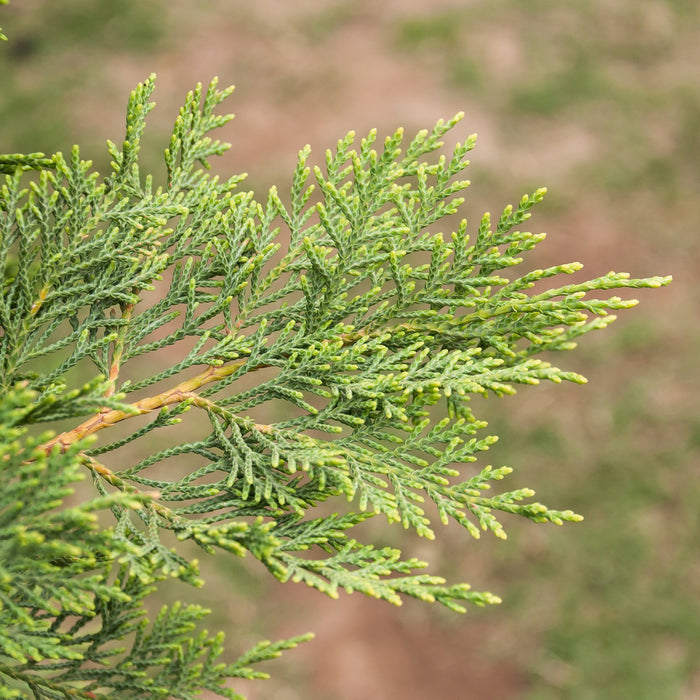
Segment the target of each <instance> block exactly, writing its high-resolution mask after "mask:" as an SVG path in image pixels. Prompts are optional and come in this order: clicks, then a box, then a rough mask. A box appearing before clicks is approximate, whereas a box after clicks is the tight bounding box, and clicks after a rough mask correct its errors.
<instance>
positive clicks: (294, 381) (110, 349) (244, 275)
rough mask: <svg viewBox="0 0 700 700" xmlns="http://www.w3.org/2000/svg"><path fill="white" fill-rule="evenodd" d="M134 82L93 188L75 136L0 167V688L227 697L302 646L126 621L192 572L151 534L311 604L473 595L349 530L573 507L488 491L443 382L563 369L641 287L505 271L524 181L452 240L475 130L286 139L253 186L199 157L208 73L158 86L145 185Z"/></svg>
mask: <svg viewBox="0 0 700 700" xmlns="http://www.w3.org/2000/svg"><path fill="white" fill-rule="evenodd" d="M153 87H154V81H153V78H152V77H151V78H149V80H147V81H145V82H144V83H143V84H141V85H139V86H138V88H137V89H136V90H135V91H134V92H133V93H132V96H131V99H130V101H129V105H128V111H127V128H126V138H125V140H124V142H123V143H122V144H121V146H117V145H115V144H114V143H111V142H110V143H109V144H108V145H109V152H110V155H111V158H112V172H111V174H110V175H109V176H107V177H104V178H102V177H100V176H99V175H98V173H96V172H94V171H93V169H92V167H91V163H90V162H89V161H85V160H83V159H82V158H81V156H80V153H79V150H78V149H77V147H76V148H75V149H74V150H73V151H72V153H71V154H70V156H69V157H68V158H65V157H64V156H62V155H61V154H60V153H57V154H54V155H53V156H51V157H45V156H44V155H43V154H29V155H4V156H0V171H2V172H4V173H5V176H4V183H3V184H2V187H1V189H0V260H1V261H2V266H3V270H4V276H3V290H2V298H1V301H0V329H1V330H0V333H1V335H0V398H1V399H2V403H1V404H0V407H1V410H2V415H1V416H0V421H1V422H0V438H1V439H2V441H3V455H4V456H3V461H2V462H1V463H0V472H1V473H2V492H1V493H0V551H1V552H2V555H1V557H0V678H1V679H2V680H3V681H4V682H5V684H6V685H5V686H4V688H2V689H0V697H8V698H9V697H22V696H23V694H26V693H29V696H30V697H36V698H68V697H85V698H87V697H120V698H129V697H137V696H141V697H142V696H144V693H145V694H147V695H148V697H174V698H175V697H176V698H190V697H194V696H195V695H196V694H197V693H198V691H200V690H203V689H209V690H213V691H216V692H218V693H220V694H221V695H223V696H224V697H237V696H236V695H235V693H234V691H233V690H231V689H229V688H227V687H224V683H225V682H226V680H227V679H228V678H232V677H240V676H247V677H253V676H255V674H256V672H254V671H252V670H251V669H250V668H249V665H250V664H251V663H255V662H257V661H259V660H262V659H265V658H268V657H271V656H274V655H277V654H278V653H279V652H280V651H281V650H283V649H285V648H289V647H292V646H294V645H295V644H296V643H297V642H299V641H300V640H301V639H302V638H296V639H294V640H289V641H288V642H282V643H278V644H276V645H269V644H262V645H259V646H258V647H256V649H254V650H252V651H251V652H249V653H248V654H247V655H245V656H244V657H243V658H242V659H241V660H239V662H238V663H236V664H233V665H228V666H227V665H224V664H220V663H218V662H217V661H216V657H217V656H218V655H219V653H220V651H221V639H220V636H214V637H209V636H207V634H206V633H201V635H199V633H195V632H193V631H192V630H193V627H194V624H195V622H197V621H198V620H199V618H201V617H202V616H203V615H204V612H205V611H203V610H202V609H200V608H197V607H193V606H186V605H181V606H173V607H171V608H166V609H164V610H163V611H162V612H161V613H160V614H159V615H158V616H157V617H156V618H155V619H154V620H153V621H152V622H147V621H146V615H145V612H144V609H143V599H144V597H145V596H147V595H148V593H149V592H150V591H151V590H152V589H153V587H154V586H155V585H157V582H158V581H159V580H160V579H161V578H162V577H164V576H176V577H179V578H181V579H183V580H184V581H187V582H190V583H193V584H196V583H198V574H197V566H196V562H194V561H191V560H189V559H188V558H186V557H185V556H183V553H182V551H178V550H177V548H175V549H173V548H172V546H171V544H168V543H169V542H170V543H171V541H172V537H169V535H168V533H171V534H172V535H174V536H175V537H176V538H178V539H179V540H180V541H183V540H190V541H192V542H194V543H196V544H197V545H199V546H200V547H201V548H203V549H204V550H205V551H206V552H209V553H214V552H217V551H221V550H224V551H226V552H229V553H232V554H234V555H237V556H243V555H245V554H250V555H252V556H253V557H254V558H255V559H257V560H259V561H260V562H261V563H262V564H263V565H264V566H265V567H267V569H268V570H269V571H270V572H271V573H272V574H273V575H274V576H275V577H276V578H278V579H279V580H281V581H288V580H292V581H303V582H305V583H307V584H308V585H310V586H313V587H315V588H317V589H319V590H320V591H322V592H324V593H326V594H328V595H330V596H333V597H336V596H337V595H338V593H339V591H341V590H344V591H347V592H353V591H359V592H362V593H365V594H367V595H371V596H375V597H378V598H383V599H385V600H388V601H390V602H392V603H396V604H399V603H400V602H401V599H402V597H403V596H411V597H414V598H419V599H422V600H426V601H437V602H440V603H441V604H443V605H445V606H447V607H448V608H451V609H453V610H460V611H461V610H464V605H465V604H468V603H472V604H477V605H483V604H488V603H493V602H497V601H498V598H497V597H496V596H494V595H492V594H490V593H479V592H474V591H472V590H470V588H469V586H468V585H467V584H463V583H457V584H447V583H446V582H445V581H444V580H443V579H442V578H440V577H439V576H436V575H433V574H427V573H424V572H422V569H424V567H425V566H426V564H425V563H424V562H422V561H419V560H417V559H413V558H405V557H404V556H403V555H402V553H401V552H400V551H398V550H396V549H394V548H391V547H376V546H373V545H371V544H368V543H365V542H361V541H359V540H358V539H356V537H357V536H358V535H357V534H356V533H357V530H355V528H356V526H358V525H360V524H361V523H362V522H363V521H365V520H367V519H368V518H370V517H372V516H375V515H382V516H384V517H385V518H386V519H387V520H388V521H389V522H398V523H401V524H402V525H403V526H404V527H405V528H410V529H412V530H414V531H415V532H417V533H418V535H420V536H423V537H426V538H429V539H432V538H433V537H434V536H435V534H434V526H433V524H432V523H431V519H434V518H438V519H439V520H441V521H442V522H443V523H448V522H450V521H455V522H456V523H459V524H460V525H461V526H463V528H464V529H465V530H466V531H467V533H469V534H471V535H473V536H474V537H478V536H479V534H480V532H482V531H490V532H492V533H494V534H495V535H496V536H497V537H505V532H504V530H503V526H502V524H501V521H500V519H499V518H500V514H503V513H505V514H515V515H520V516H523V517H525V518H528V519H531V520H534V521H537V522H553V523H557V524H561V523H562V522H563V521H565V520H579V519H580V516H578V515H575V514H574V513H573V512H571V511H569V510H563V511H560V510H553V509H550V508H548V507H546V506H544V505H542V504H539V503H537V502H533V501H532V500H531V498H532V496H533V495H534V492H533V491H532V490H530V489H516V490H511V491H501V492H499V493H497V494H496V495H492V494H491V493H490V490H489V489H490V487H491V486H492V484H493V482H496V481H500V480H501V479H503V478H504V477H505V476H507V474H508V473H509V472H510V471H511V470H510V469H509V468H507V467H500V468H492V467H490V466H477V465H476V462H477V459H478V457H479V455H480V453H481V452H483V451H485V450H487V449H488V448H489V446H490V445H491V444H492V443H493V442H494V441H495V440H496V438H495V436H491V435H488V434H487V433H484V428H485V427H486V424H485V423H484V422H483V421H480V420H479V419H478V418H477V417H475V415H474V414H473V412H472V410H471V408H470V398H471V397H473V396H474V395H475V394H482V395H488V394H494V395H496V396H503V395H506V394H510V393H513V392H514V386H516V385H518V384H537V383H538V382H540V381H541V380H549V381H553V382H561V381H563V380H566V381H573V382H582V381H584V379H583V378H582V377H581V376H580V375H577V374H574V373H572V372H567V371H564V370H561V369H558V368H557V367H555V366H552V365H551V364H550V363H549V362H547V361H544V360H542V359H540V357H539V356H540V355H542V353H544V352H550V351H556V350H568V349H571V348H573V347H574V346H575V344H576V341H577V339H578V337H579V336H581V335H583V334H584V333H587V332H588V331H590V330H593V329H597V328H602V327H604V326H606V325H607V324H608V323H609V322H610V321H611V320H613V319H614V316H613V315H610V314H609V312H610V311H612V310H617V309H624V308H627V307H629V306H631V305H632V304H634V303H635V302H634V301H624V300H622V299H620V298H619V297H616V296H612V297H610V296H609V295H608V294H605V292H607V290H611V289H617V288H623V287H658V286H661V285H664V284H667V283H668V281H669V279H668V278H660V277H655V278H651V279H641V280H634V279H630V278H629V277H628V276H627V275H626V274H618V273H609V274H607V275H605V276H603V277H599V278H597V279H593V280H590V281H585V282H573V283H570V284H563V285H562V286H548V281H549V279H550V278H553V277H555V276H559V275H570V274H572V273H574V272H577V271H578V270H579V269H580V267H581V266H580V265H579V264H578V263H569V264H564V265H558V266H555V267H551V268H548V269H545V270H533V271H529V272H516V271H515V270H513V273H515V274H509V268H514V267H515V266H517V265H519V264H520V263H521V262H522V256H523V254H524V253H526V252H527V251H528V250H530V249H532V248H533V247H534V246H535V245H536V244H538V243H539V242H540V241H541V240H542V239H543V238H544V235H543V234H532V233H527V232H524V231H522V230H521V229H520V226H521V225H522V224H523V223H524V222H525V221H526V220H527V219H528V218H529V216H530V209H531V208H532V206H533V205H534V204H536V203H537V202H539V201H540V200H541V199H542V197H543V196H544V190H538V191H537V192H535V193H534V194H532V195H526V196H524V197H523V198H522V199H521V200H520V202H519V203H518V205H517V206H515V207H511V206H508V207H506V208H505V210H504V211H503V213H502V214H501V215H500V217H498V219H497V220H494V221H493V222H492V220H491V218H490V217H489V215H488V214H486V215H484V216H483V217H482V219H481V222H480V224H479V225H478V227H477V230H476V231H475V232H474V233H473V234H470V233H468V232H467V223H466V221H465V220H462V221H461V222H460V221H457V222H456V224H452V223H451V222H453V221H454V220H455V215H457V214H458V212H459V209H460V206H461V204H462V203H463V196H462V195H463V192H464V190H465V189H466V187H467V186H468V184H469V183H468V182H467V181H466V180H464V179H463V172H464V170H465V168H466V167H467V165H468V160H467V156H468V153H469V151H470V150H471V149H472V147H473V146H474V143H475V137H473V136H470V137H469V138H467V139H466V140H465V141H464V142H462V143H458V144H457V145H456V146H455V147H454V148H453V149H452V152H450V153H447V154H439V151H440V149H441V148H442V146H443V137H444V136H445V134H446V133H447V132H448V131H449V130H450V129H452V128H453V127H455V125H456V124H457V123H458V121H459V119H460V118H461V115H458V116H457V117H455V118H454V119H452V120H450V121H448V122H443V121H440V122H438V124H437V125H436V126H435V128H434V129H433V130H432V131H421V132H419V133H418V134H417V135H416V136H415V137H414V138H413V139H411V140H409V141H406V140H405V139H404V134H403V131H402V130H398V131H397V132H396V133H395V134H393V135H391V136H389V137H387V138H386V139H385V141H384V143H383V144H380V145H377V143H376V133H375V132H374V131H372V132H370V134H369V135H368V136H367V137H365V138H363V139H361V140H359V141H356V139H355V136H354V134H353V133H350V134H349V135H348V136H347V137H346V138H344V139H342V140H341V141H340V142H339V143H338V146H337V149H336V150H335V152H330V151H329V152H328V153H327V154H326V160H325V165H324V167H322V168H321V167H315V168H313V175H312V169H311V168H310V167H309V166H308V165H307V160H308V158H309V154H310V149H309V148H308V147H306V148H304V149H303V150H302V151H301V153H300V155H299V160H298V165H297V167H296V170H295V172H294V175H293V180H292V185H291V190H290V192H289V193H288V194H284V195H281V194H279V193H278V191H277V190H276V189H275V188H272V189H271V190H270V191H269V192H268V193H267V195H266V196H264V197H263V198H262V199H258V198H256V197H255V195H254V193H253V192H248V191H244V190H241V189H240V188H239V187H238V185H239V184H240V182H241V181H242V180H243V178H244V176H242V175H239V176H234V177H231V178H229V179H228V180H222V179H220V178H218V177H215V176H212V175H211V174H210V172H209V171H208V168H209V166H208V162H207V161H208V159H209V158H210V157H211V156H215V155H219V154H221V153H223V152H224V151H225V150H226V149H227V148H228V145H227V144H224V143H221V142H219V141H217V140H215V139H212V138H211V137H210V136H209V133H210V132H211V131H212V130H213V129H215V128H218V127H221V126H223V125H224V124H225V123H226V122H227V121H228V120H229V119H230V117H229V116H220V115H218V114H217V113H216V108H217V107H218V106H219V104H220V103H221V102H222V101H223V100H224V99H225V98H227V97H228V95H229V94H230V92H231V89H226V90H219V89H218V88H217V85H216V82H215V81H214V82H212V84H211V85H210V86H209V87H208V89H204V90H203V89H202V87H201V86H198V87H197V88H196V89H195V90H194V91H193V92H191V93H190V94H189V95H188V96H187V100H186V102H185V104H184V106H183V107H182V109H181V110H180V114H179V116H178V118H177V120H176V122H175V127H174V130H173V135H172V137H171V139H170V143H169V146H168V148H167V149H166V152H165V162H166V180H165V182H164V183H163V184H162V185H157V184H156V182H155V181H154V178H153V177H152V176H151V175H149V174H145V173H143V172H142V171H141V168H140V165H139V148H140V142H141V138H142V134H143V131H144V124H145V118H146V115H147V114H148V112H149V111H150V110H151V108H152V106H153V104H152V103H151V102H150V101H149V100H150V95H151V92H152V90H153ZM441 226H452V227H453V228H454V231H453V232H452V233H450V234H447V235H445V234H444V233H442V232H440V227H441ZM591 292H603V294H602V296H603V298H602V299H598V298H592V297H591V296H590V293H591ZM86 379H87V381H86ZM186 414H189V415H186ZM196 416H200V417H201V418H202V420H200V421H197V420H196ZM190 417H194V418H195V421H194V424H193V427H192V429H191V430H189V429H188V428H187V426H188V424H189V421H188V420H187V419H188V418H190ZM56 421H61V423H58V424H56V425H58V426H59V427H57V428H55V432H54V434H53V435H52V436H48V435H45V434H44V435H42V436H41V437H37V433H36V431H35V429H33V428H32V427H31V426H32V425H34V424H39V423H41V424H45V425H49V426H50V425H52V424H55V422H56ZM180 422H183V424H182V425H181V426H179V427H178V428H177V429H173V427H172V426H174V425H175V424H178V423H180ZM202 425H205V426H206V427H205V428H204V429H202ZM197 430H199V431H200V433H197V432H196V431H197ZM61 431H62V432H61ZM103 431H104V432H103ZM93 436H94V437H93ZM85 474H88V475H90V476H91V478H92V485H93V487H94V493H93V495H92V496H89V495H85V494H86V492H85V490H84V489H83V490H82V491H79V492H77V493H79V494H80V498H78V499H77V500H78V505H75V501H76V496H72V497H71V496H70V494H71V493H72V491H73V489H74V484H75V482H76V481H77V480H78V479H79V478H80V477H81V476H84V475H85ZM338 497H342V498H341V499H339V498H338ZM327 501H331V502H333V501H335V502H336V505H335V509H336V510H337V512H332V509H331V510H329V509H328V507H327V505H325V504H326V502H327ZM342 503H344V504H345V505H341V504H342ZM329 513H330V514H329ZM98 516H99V517H98ZM105 516H109V518H111V520H112V522H111V523H109V520H108V519H106V518H105ZM198 635H199V636H198ZM117 640H119V645H116V644H115V642H116V641H117Z"/></svg>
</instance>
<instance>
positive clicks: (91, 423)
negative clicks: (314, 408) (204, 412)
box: [43, 360, 245, 452]
mask: <svg viewBox="0 0 700 700" xmlns="http://www.w3.org/2000/svg"><path fill="white" fill-rule="evenodd" d="M244 363H245V360H240V361H238V362H234V363H233V364H230V365H223V366H220V367H214V366H210V367H207V369H206V370H204V371H203V372H200V373H199V374H198V375H197V376H195V377H192V379H188V380H186V381H184V382H180V384H178V385H177V386H175V387H173V388H172V389H168V391H164V392H162V393H160V394H156V395H155V396H149V397H147V398H145V399H141V400H140V401H136V402H134V403H132V404H130V410H128V411H121V410H116V409H112V410H106V411H104V410H103V411H100V413H98V414H97V415H95V416H92V417H91V418H89V419H88V420H86V421H84V422H83V423H81V424H80V425H78V426H77V427H75V428H73V430H68V431H66V432H64V433H61V434H60V435H57V436H56V437H55V438H53V439H52V440H49V441H48V442H46V443H44V445H43V448H44V449H45V450H46V451H47V452H48V451H50V450H51V449H52V448H53V447H54V446H56V445H60V447H61V451H64V450H65V449H66V448H67V447H68V446H69V445H71V444H73V443H74V442H75V441H76V440H80V439H82V438H84V437H87V436H88V435H92V434H93V433H96V432H97V431H98V430H102V429H103V428H108V427H109V426H111V425H115V424H116V423H119V422H121V421H123V420H125V419H127V418H132V417H133V416H140V415H143V414H145V413H152V412H153V411H158V410H160V409H161V408H163V407H165V406H169V405H171V404H175V403H181V402H182V401H185V400H187V399H190V400H192V402H193V403H195V404H196V405H198V406H201V407H202V408H212V409H215V408H216V404H214V403H213V402H211V401H209V400H208V399H205V398H203V397H201V396H199V395H198V394H196V393H195V391H196V390H197V389H199V388H201V387H203V386H204V385H205V384H211V383H212V382H216V381H218V380H220V379H223V378H224V377H228V376H229V375H231V374H233V373H234V372H235V371H236V370H238V369H239V368H240V367H241V366H242V365H243V364H244Z"/></svg>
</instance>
